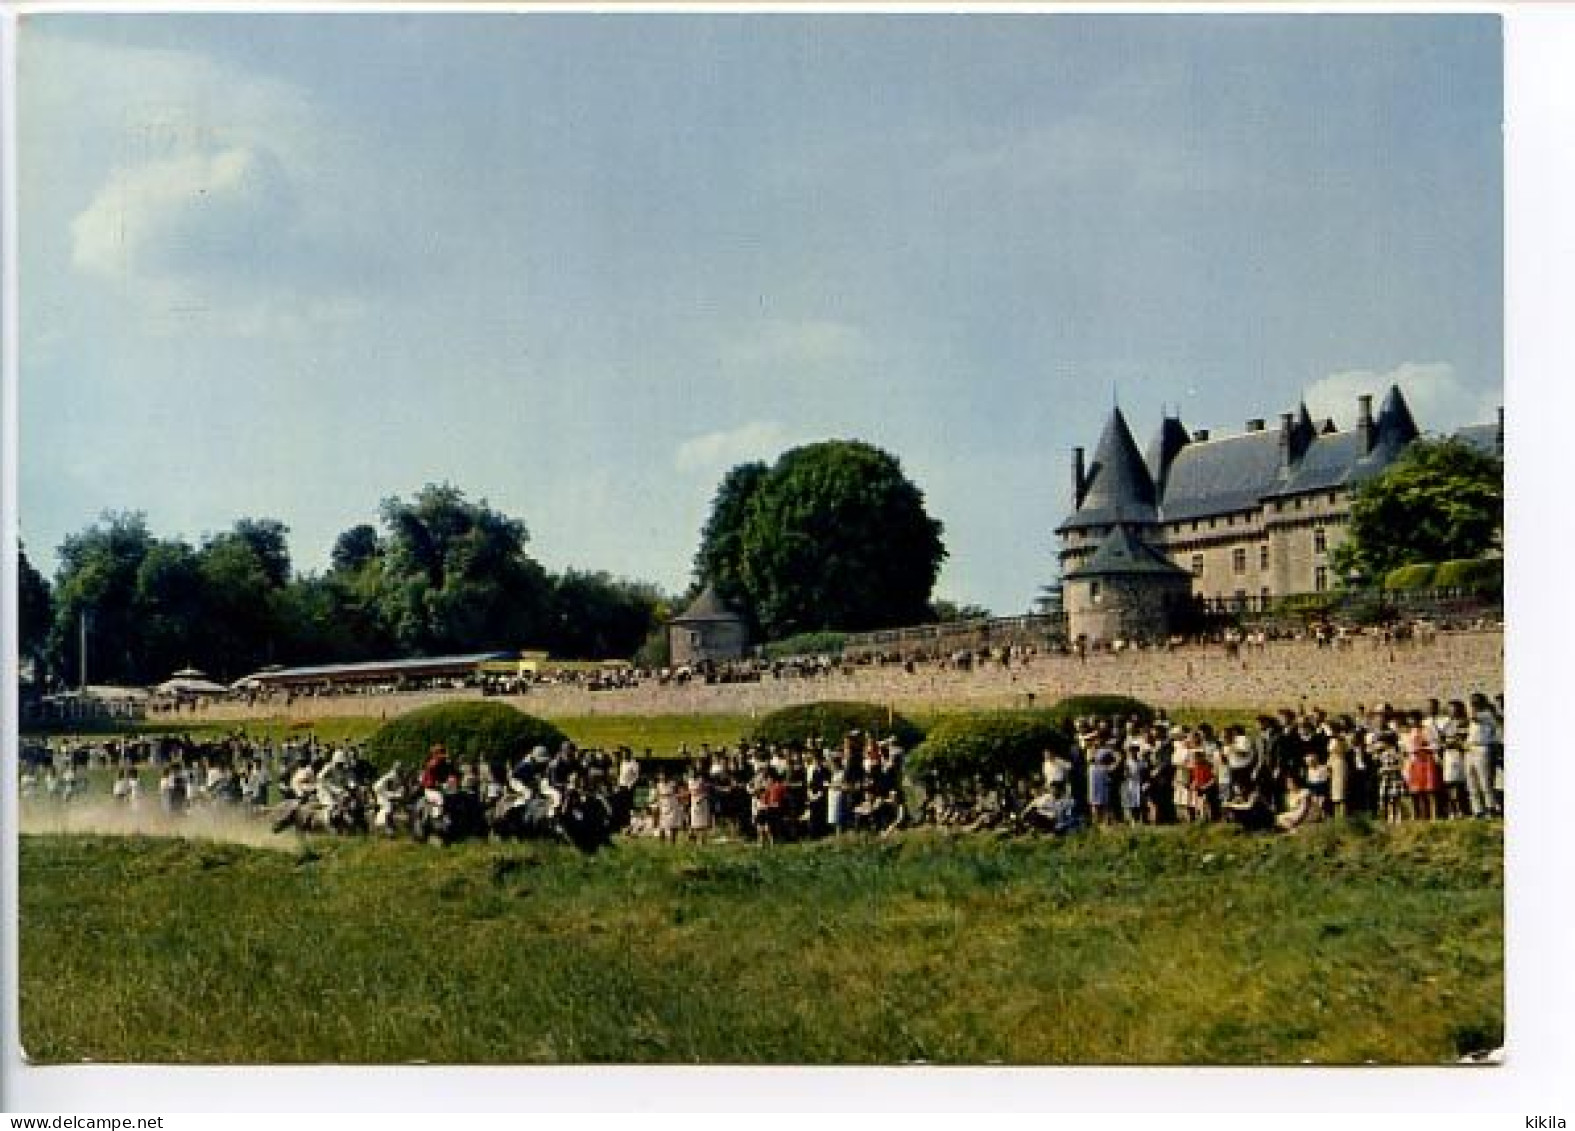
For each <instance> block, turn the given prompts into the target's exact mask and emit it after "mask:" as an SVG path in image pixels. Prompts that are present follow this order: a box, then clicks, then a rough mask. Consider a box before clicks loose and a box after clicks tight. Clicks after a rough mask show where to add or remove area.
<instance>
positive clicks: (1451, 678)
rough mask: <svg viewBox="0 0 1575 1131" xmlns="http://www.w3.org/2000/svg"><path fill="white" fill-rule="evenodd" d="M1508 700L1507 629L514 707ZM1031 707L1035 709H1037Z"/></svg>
mask: <svg viewBox="0 0 1575 1131" xmlns="http://www.w3.org/2000/svg"><path fill="white" fill-rule="evenodd" d="M1503 689H1504V636H1503V632H1502V631H1501V630H1498V629H1488V630H1471V631H1460V632H1447V633H1441V634H1439V635H1438V636H1436V637H1434V638H1432V639H1431V640H1418V641H1411V642H1405V643H1400V644H1383V643H1381V642H1380V640H1379V638H1378V637H1368V636H1359V637H1355V638H1353V640H1352V641H1351V643H1350V644H1349V645H1346V646H1343V647H1335V646H1330V647H1322V648H1320V647H1318V646H1317V645H1316V644H1314V643H1313V642H1312V641H1306V640H1296V641H1277V642H1271V643H1269V644H1267V645H1264V646H1262V647H1261V648H1260V647H1243V648H1241V649H1239V650H1236V651H1231V650H1228V649H1227V648H1226V647H1224V646H1222V645H1214V644H1211V645H1189V646H1185V647H1178V648H1174V649H1167V650H1152V651H1149V650H1143V651H1126V652H1120V653H1113V654H1112V653H1107V652H1096V653H1093V654H1091V655H1089V656H1087V657H1086V658H1083V659H1079V658H1078V657H1076V656H1069V655H1061V654H1054V655H1040V656H1033V657H1030V658H1028V659H1027V661H1026V662H1018V661H1013V662H1012V664H1011V665H1010V666H1009V667H1003V666H1002V665H1001V664H1000V663H998V662H994V661H991V662H988V663H986V664H983V665H976V666H975V667H974V668H972V670H968V671H962V670H957V669H955V668H952V667H941V666H937V665H917V666H915V667H914V670H913V671H912V672H911V673H910V672H908V671H906V670H905V669H904V668H903V667H901V666H899V665H885V666H873V665H872V666H867V667H853V668H849V669H847V670H844V671H833V672H832V673H831V674H829V675H826V676H813V677H811V676H805V677H793V678H783V679H772V678H770V677H769V676H768V677H767V678H766V679H764V680H763V681H761V682H759V683H738V684H713V685H706V684H702V683H689V684H682V685H677V684H674V685H667V686H663V685H660V684H658V683H656V682H655V681H652V682H649V683H646V684H643V685H641V686H639V687H635V688H627V689H620V690H609V691H588V690H585V689H583V688H578V687H567V686H565V687H540V688H535V689H532V690H531V691H529V692H528V693H526V694H524V695H517V696H508V697H505V701H506V702H510V703H513V704H514V705H515V706H517V707H519V708H520V709H521V710H523V711H529V712H531V713H532V714H536V715H542V716H545V717H548V718H561V717H566V716H575V715H665V714H696V713H707V714H742V715H758V714H763V713H765V712H767V711H772V710H775V709H776V708H778V707H782V706H786V705H788V704H790V703H802V702H810V701H814V700H819V699H863V700H870V701H873V702H878V703H888V704H891V705H892V706H894V707H896V708H898V709H899V710H904V709H905V710H915V711H927V710H933V709H937V708H942V707H980V708H983V707H1014V706H1015V707H1021V706H1027V705H1029V704H1030V703H1032V704H1035V705H1038V706H1048V705H1049V704H1051V703H1054V702H1055V701H1056V700H1058V699H1061V698H1064V697H1065V696H1068V695H1074V694H1083V693H1092V692H1114V693H1122V694H1128V695H1134V696H1136V697H1137V698H1139V699H1143V700H1146V701H1148V702H1151V703H1154V704H1156V705H1158V706H1164V707H1170V708H1178V707H1193V708H1222V709H1229V708H1236V709H1240V708H1254V709H1256V708H1265V707H1276V706H1297V705H1299V704H1301V703H1303V702H1305V703H1307V704H1309V705H1312V706H1321V707H1325V708H1328V709H1330V710H1335V711H1346V710H1351V709H1353V708H1354V707H1356V706H1357V705H1358V704H1371V703H1374V702H1383V701H1388V702H1391V703H1395V704H1397V705H1406V706H1408V705H1412V704H1415V705H1421V704H1422V703H1423V702H1424V701H1425V700H1426V699H1427V698H1429V697H1431V696H1436V697H1438V698H1441V699H1451V698H1465V697H1466V696H1468V695H1469V694H1470V693H1472V692H1474V691H1482V692H1485V693H1487V694H1490V695H1491V694H1497V693H1498V692H1501V691H1503ZM478 694H479V693H478V692H463V691H454V692H427V693H419V694H408V695H375V696H360V695H345V696H335V697H324V698H304V699H298V700H296V701H295V702H294V703H292V704H290V705H289V706H287V707H286V706H285V705H283V704H278V705H270V706H268V707H255V708H248V707H247V706H246V705H245V704H241V703H219V704H215V705H213V706H210V707H206V708H202V709H201V710H200V711H199V712H198V713H197V714H196V715H192V714H189V713H183V714H182V715H181V716H180V718H181V720H182V721H185V720H188V719H208V720H237V721H239V720H242V719H247V718H258V717H263V716H265V715H266V716H270V717H280V716H283V717H287V718H291V719H296V720H314V719H321V718H328V717H334V716H346V715H359V716H371V717H374V718H376V717H383V718H392V717H393V716H395V715H398V714H401V713H403V712H404V711H408V710H412V709H414V708H416V707H420V706H425V705H426V704H428V703H432V702H438V701H442V700H445V699H453V698H464V697H474V696H475V695H478ZM1030 697H1032V698H1030Z"/></svg>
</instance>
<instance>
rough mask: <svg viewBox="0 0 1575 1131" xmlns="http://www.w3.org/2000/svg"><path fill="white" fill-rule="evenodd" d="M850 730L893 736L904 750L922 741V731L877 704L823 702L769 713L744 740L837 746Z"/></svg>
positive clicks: (840, 701)
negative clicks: (812, 741) (821, 741)
mask: <svg viewBox="0 0 1575 1131" xmlns="http://www.w3.org/2000/svg"><path fill="white" fill-rule="evenodd" d="M851 730H861V731H864V732H865V733H866V734H878V735H882V736H884V735H888V734H892V735H896V737H897V741H898V742H900V743H901V744H902V745H903V747H904V748H906V749H909V750H911V749H913V747H915V746H917V745H918V744H919V742H920V741H922V740H923V738H924V732H923V731H921V730H920V729H919V728H918V727H916V726H915V725H914V724H913V723H911V722H909V721H908V720H907V719H905V718H903V717H902V716H901V715H899V714H897V713H895V712H894V711H891V710H889V709H888V708H886V707H882V706H881V705H880V704H879V703H856V702H848V701H845V700H835V699H833V700H827V701H826V702H823V703H800V704H798V705H797V706H793V707H784V708H782V709H781V710H780V711H772V712H771V713H770V714H769V715H765V716H763V717H762V718H760V719H759V720H758V721H756V723H755V725H754V726H753V727H751V728H750V730H749V733H748V735H746V736H745V737H746V738H747V739H748V740H749V741H751V742H765V743H773V742H774V743H777V744H778V745H785V744H788V743H794V744H802V743H805V742H807V741H809V740H810V739H811V738H821V739H824V740H825V741H826V742H827V743H828V744H834V743H839V742H841V741H842V736H843V735H845V734H847V733H848V732H849V731H851Z"/></svg>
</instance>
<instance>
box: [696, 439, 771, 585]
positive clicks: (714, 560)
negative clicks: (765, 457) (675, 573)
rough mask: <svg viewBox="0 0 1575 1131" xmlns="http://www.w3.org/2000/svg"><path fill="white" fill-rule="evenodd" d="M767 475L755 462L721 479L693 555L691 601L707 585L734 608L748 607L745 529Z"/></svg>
mask: <svg viewBox="0 0 1575 1131" xmlns="http://www.w3.org/2000/svg"><path fill="white" fill-rule="evenodd" d="M769 475H770V468H768V467H767V466H766V465H765V464H764V463H759V462H756V463H741V464H739V465H738V466H737V467H735V468H733V469H732V470H731V471H729V472H728V473H727V474H726V475H725V476H723V477H722V483H721V486H719V487H718V488H717V489H716V497H715V498H714V499H713V500H712V501H711V517H710V518H708V519H706V523H705V527H704V529H702V530H701V531H700V549H699V552H697V553H696V554H695V577H696V578H697V579H698V584H697V585H696V586H695V590H694V592H693V593H691V594H690V597H691V598H692V597H694V596H696V595H698V593H699V591H700V589H702V588H703V587H704V586H706V585H708V584H710V585H715V586H716V591H717V592H718V593H719V594H720V595H721V596H722V598H723V600H726V601H728V602H730V603H733V604H734V605H744V606H747V605H749V604H750V600H749V590H748V587H747V586H746V585H745V582H744V529H745V527H746V526H747V525H748V521H749V508H750V505H751V504H752V503H753V502H754V499H755V497H756V495H757V494H758V493H759V491H760V487H761V485H762V484H763V483H765V481H766V478H767V476H769ZM751 611H752V610H751Z"/></svg>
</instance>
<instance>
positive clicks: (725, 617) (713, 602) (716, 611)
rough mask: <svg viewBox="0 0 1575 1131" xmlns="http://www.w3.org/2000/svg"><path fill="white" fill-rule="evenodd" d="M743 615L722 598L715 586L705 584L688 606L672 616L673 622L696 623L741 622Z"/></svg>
mask: <svg viewBox="0 0 1575 1131" xmlns="http://www.w3.org/2000/svg"><path fill="white" fill-rule="evenodd" d="M743 619H744V618H743V617H742V616H741V615H740V614H739V613H738V612H737V611H735V610H734V609H733V608H732V607H731V606H730V605H728V603H727V602H726V601H724V600H722V597H721V594H719V593H718V592H717V591H716V586H715V585H712V584H707V585H706V587H705V588H704V589H702V590H701V591H700V596H698V597H696V598H695V599H694V601H693V602H692V603H691V604H690V606H689V607H688V608H687V609H685V610H684V611H683V612H682V613H680V614H679V615H678V616H676V617H674V618H673V621H672V623H674V624H698V623H700V622H716V621H733V622H739V623H741V622H742V621H743Z"/></svg>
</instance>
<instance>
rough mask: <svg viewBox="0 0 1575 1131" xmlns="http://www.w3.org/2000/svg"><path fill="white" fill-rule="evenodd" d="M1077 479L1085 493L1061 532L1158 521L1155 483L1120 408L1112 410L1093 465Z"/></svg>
mask: <svg viewBox="0 0 1575 1131" xmlns="http://www.w3.org/2000/svg"><path fill="white" fill-rule="evenodd" d="M1074 466H1075V464H1074ZM1078 479H1079V480H1080V481H1081V487H1082V490H1081V492H1080V494H1079V497H1078V498H1077V499H1075V506H1076V509H1075V510H1074V511H1073V513H1072V514H1071V516H1070V517H1068V518H1067V520H1066V521H1065V522H1063V523H1062V524H1061V527H1060V529H1061V530H1062V531H1067V530H1081V529H1087V528H1089V527H1103V526H1111V525H1114V524H1117V523H1127V524H1137V525H1148V524H1151V523H1153V522H1155V521H1157V519H1158V511H1157V508H1156V504H1157V503H1158V501H1159V496H1158V492H1156V491H1155V489H1154V479H1153V477H1152V476H1151V475H1150V474H1149V471H1148V467H1147V466H1146V465H1145V464H1144V463H1143V457H1142V455H1141V454H1139V452H1138V446H1137V442H1136V441H1134V440H1133V439H1132V430H1131V429H1130V428H1128V427H1127V422H1126V418H1125V417H1123V416H1122V415H1121V410H1120V409H1119V408H1116V409H1111V411H1110V419H1109V420H1108V421H1107V422H1106V424H1105V430H1104V432H1102V433H1101V434H1100V436H1099V444H1098V446H1096V447H1095V448H1094V460H1093V463H1092V464H1091V465H1090V466H1089V468H1088V470H1087V473H1086V474H1079V475H1078Z"/></svg>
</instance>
